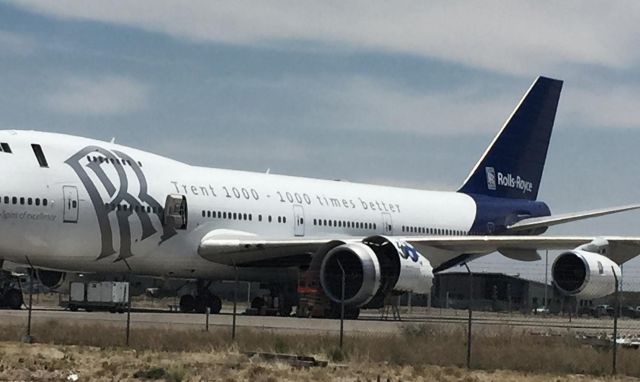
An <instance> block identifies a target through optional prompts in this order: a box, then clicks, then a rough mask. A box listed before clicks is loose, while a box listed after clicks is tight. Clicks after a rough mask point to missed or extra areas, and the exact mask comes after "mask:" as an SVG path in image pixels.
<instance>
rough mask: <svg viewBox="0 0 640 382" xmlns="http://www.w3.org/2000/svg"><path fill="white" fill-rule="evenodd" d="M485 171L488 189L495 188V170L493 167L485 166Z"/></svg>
mask: <svg viewBox="0 0 640 382" xmlns="http://www.w3.org/2000/svg"><path fill="white" fill-rule="evenodd" d="M484 170H485V172H486V173H487V188H488V189H489V190H493V191H495V190H496V170H495V169H494V168H493V167H485V168H484Z"/></svg>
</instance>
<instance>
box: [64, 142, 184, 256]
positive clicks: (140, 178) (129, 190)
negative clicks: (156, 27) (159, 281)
mask: <svg viewBox="0 0 640 382" xmlns="http://www.w3.org/2000/svg"><path fill="white" fill-rule="evenodd" d="M65 163H66V164H68V165H69V166H71V168H72V169H73V170H74V171H75V173H76V174H77V175H78V177H79V178H80V181H81V182H82V184H83V185H84V187H85V189H86V190H87V193H88V194H89V198H90V199H91V204H92V205H93V208H94V209H95V212H96V216H97V218H98V226H99V228H100V236H101V250H100V254H99V255H98V257H97V260H99V259H102V258H105V257H108V256H111V255H113V254H115V253H118V254H119V255H118V257H117V258H116V261H117V260H123V259H127V258H128V257H131V256H133V253H132V252H131V244H132V227H131V222H132V220H133V219H131V216H134V215H135V217H137V220H138V221H139V224H140V226H141V228H142V230H141V235H140V238H135V239H136V241H138V239H139V240H140V241H143V240H145V239H148V238H149V237H151V236H153V235H154V234H156V233H157V232H158V231H157V230H156V228H155V227H154V222H155V223H156V224H157V225H162V206H161V204H160V203H159V202H158V201H157V200H156V199H154V198H153V197H152V196H151V195H149V193H148V189H147V179H146V177H145V175H144V173H143V171H142V169H141V167H140V165H139V164H138V162H137V161H135V160H134V159H133V158H131V157H130V156H128V155H127V154H125V153H123V152H120V151H117V150H106V149H104V148H102V147H98V146H87V147H85V148H84V149H82V150H80V151H78V152H77V153H76V154H74V155H73V156H71V157H70V158H69V159H67V160H66V161H65ZM131 173H133V174H134V176H135V180H134V182H130V179H129V176H130V175H129V174H131ZM135 183H137V187H136V184H135ZM113 215H115V224H116V225H117V226H118V227H117V232H118V236H119V248H118V251H116V249H115V248H114V241H113V238H114V234H113V232H114V229H112V224H111V222H110V216H113ZM162 230H163V233H162V236H161V238H160V241H159V243H162V242H163V241H164V240H167V239H169V238H170V237H172V236H174V235H175V234H176V231H175V230H174V229H173V228H172V227H170V226H167V225H162Z"/></svg>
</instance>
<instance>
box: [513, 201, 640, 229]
mask: <svg viewBox="0 0 640 382" xmlns="http://www.w3.org/2000/svg"><path fill="white" fill-rule="evenodd" d="M638 208H640V204H631V205H627V206H621V207H612V208H603V209H599V210H591V211H582V212H571V213H567V214H559V215H551V216H542V217H537V218H527V219H523V220H520V221H519V222H517V223H514V224H512V225H510V226H508V227H507V230H508V231H509V232H515V231H524V230H529V229H534V228H544V227H551V226H553V225H557V224H563V223H568V222H572V221H576V220H582V219H588V218H593V217H597V216H603V215H609V214H615V213H617V212H623V211H629V210H635V209H638Z"/></svg>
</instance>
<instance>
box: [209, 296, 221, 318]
mask: <svg viewBox="0 0 640 382" xmlns="http://www.w3.org/2000/svg"><path fill="white" fill-rule="evenodd" d="M221 309H222V300H220V297H218V296H215V295H214V296H211V297H209V312H211V314H218V313H220V310H221Z"/></svg>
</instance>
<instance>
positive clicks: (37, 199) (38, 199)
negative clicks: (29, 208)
mask: <svg viewBox="0 0 640 382" xmlns="http://www.w3.org/2000/svg"><path fill="white" fill-rule="evenodd" d="M39 205H40V198H36V206H39Z"/></svg>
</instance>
